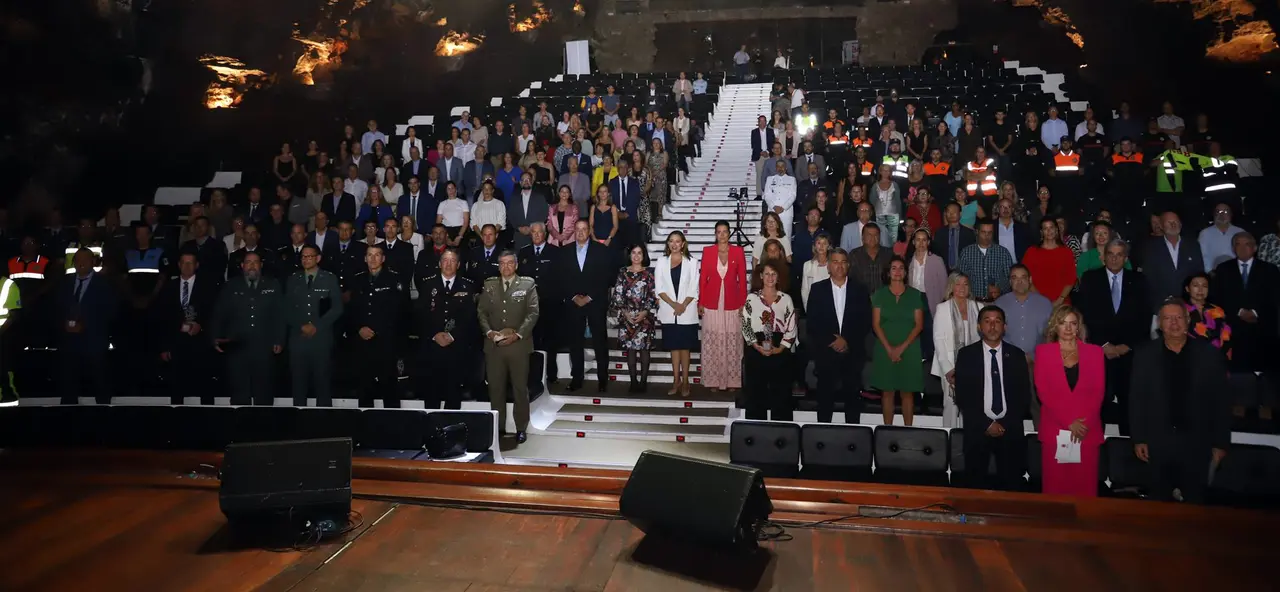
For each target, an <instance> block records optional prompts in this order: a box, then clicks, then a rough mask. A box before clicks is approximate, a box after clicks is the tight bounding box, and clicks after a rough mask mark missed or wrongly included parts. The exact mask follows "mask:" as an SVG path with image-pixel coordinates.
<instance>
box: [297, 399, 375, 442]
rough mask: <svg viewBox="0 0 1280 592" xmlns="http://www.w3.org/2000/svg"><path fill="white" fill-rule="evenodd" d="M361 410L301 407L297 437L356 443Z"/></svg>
mask: <svg viewBox="0 0 1280 592" xmlns="http://www.w3.org/2000/svg"><path fill="white" fill-rule="evenodd" d="M360 413H361V410H360V409H347V408H341V407H301V408H299V409H298V415H297V416H296V417H295V418H294V420H295V421H297V429H296V430H295V435H296V436H297V437H298V438H299V439H303V440H314V439H319V438H351V440H352V441H355V439H356V436H357V434H359V432H360V426H361V419H360Z"/></svg>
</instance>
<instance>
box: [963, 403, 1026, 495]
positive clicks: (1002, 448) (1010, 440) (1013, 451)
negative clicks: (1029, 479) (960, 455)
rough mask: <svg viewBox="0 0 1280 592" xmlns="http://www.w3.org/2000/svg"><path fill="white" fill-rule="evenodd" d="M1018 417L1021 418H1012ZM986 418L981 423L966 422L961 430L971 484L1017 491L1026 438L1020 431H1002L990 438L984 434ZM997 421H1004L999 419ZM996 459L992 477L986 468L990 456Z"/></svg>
mask: <svg viewBox="0 0 1280 592" xmlns="http://www.w3.org/2000/svg"><path fill="white" fill-rule="evenodd" d="M1012 421H1019V422H1021V421H1022V420H1020V419H1019V420H1012ZM990 425H991V423H990V422H986V423H985V424H984V425H981V426H965V430H964V471H965V473H966V474H967V477H968V479H969V480H970V482H971V483H973V484H974V485H977V486H980V487H986V488H988V489H998V490H1002V491H1018V490H1019V489H1022V488H1023V487H1022V486H1023V484H1024V483H1026V482H1025V481H1023V480H1022V474H1023V473H1024V472H1026V463H1027V442H1026V438H1024V437H1023V436H1022V433H1021V431H1019V432H1017V433H1015V432H1013V431H1012V430H1007V429H1006V430H1007V431H1005V434H1004V435H1003V436H1000V437H999V438H992V437H991V436H988V435H987V433H986V432H987V426H990ZM1000 425H1006V423H1005V422H1003V421H1002V423H1001V424H1000ZM992 457H995V459H996V476H995V478H994V479H993V478H992V477H991V475H990V473H989V472H988V471H987V468H988V467H989V466H990V464H991V458H992Z"/></svg>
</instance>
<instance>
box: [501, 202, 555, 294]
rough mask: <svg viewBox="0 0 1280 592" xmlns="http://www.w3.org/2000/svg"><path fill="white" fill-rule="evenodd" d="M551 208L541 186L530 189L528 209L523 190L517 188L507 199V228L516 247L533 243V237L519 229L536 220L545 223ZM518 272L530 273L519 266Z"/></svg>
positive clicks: (522, 273)
mask: <svg viewBox="0 0 1280 592" xmlns="http://www.w3.org/2000/svg"><path fill="white" fill-rule="evenodd" d="M550 208H551V206H549V205H547V196H546V192H545V191H544V190H542V189H541V188H539V187H534V188H532V189H530V190H529V209H528V211H526V210H525V208H524V195H523V190H522V189H519V188H517V190H516V192H515V194H514V195H512V196H511V198H510V199H509V200H508V201H507V228H510V229H511V233H512V236H513V237H514V238H515V241H514V242H515V246H516V249H522V248H524V247H525V246H526V245H530V244H533V239H532V238H530V237H529V236H528V235H524V234H520V231H519V230H518V229H519V228H520V227H521V226H529V225H531V224H533V223H534V222H539V223H541V224H544V225H545V224H546V223H547V214H548V213H549V212H550ZM548 246H549V245H548ZM517 273H519V274H520V275H528V274H526V273H525V272H524V269H522V268H517Z"/></svg>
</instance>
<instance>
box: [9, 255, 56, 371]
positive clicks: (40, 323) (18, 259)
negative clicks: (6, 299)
mask: <svg viewBox="0 0 1280 592" xmlns="http://www.w3.org/2000/svg"><path fill="white" fill-rule="evenodd" d="M50 261H51V259H50V258H49V257H46V256H44V255H36V256H35V258H34V259H31V260H27V259H26V258H24V257H23V256H22V255H17V256H15V257H14V258H12V259H10V260H9V265H8V273H9V279H11V280H13V281H14V282H17V284H18V285H17V287H18V288H19V289H20V290H21V292H22V295H23V309H24V312H23V313H22V315H21V318H15V317H12V316H11V317H9V321H8V323H6V325H8V327H7V330H8V332H9V338H8V339H6V340H5V342H6V343H5V344H0V347H3V346H4V345H6V344H7V345H8V346H10V347H19V346H21V347H42V346H45V345H48V344H49V343H50V339H51V338H52V337H53V332H51V331H48V330H47V328H48V327H49V326H51V325H52V324H53V322H54V321H53V307H52V305H51V303H50V301H49V299H48V298H44V295H45V293H47V292H48V291H49V289H50V288H52V287H53V286H56V285H57V281H58V270H57V268H56V267H52V266H50V265H49V262H50ZM48 274H52V275H48ZM15 323H16V324H17V327H18V328H17V329H15V328H14V325H15ZM14 351H18V350H14Z"/></svg>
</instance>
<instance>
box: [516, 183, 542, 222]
mask: <svg viewBox="0 0 1280 592" xmlns="http://www.w3.org/2000/svg"><path fill="white" fill-rule="evenodd" d="M532 196H533V191H525V190H523V189H522V190H521V191H520V211H521V212H524V215H525V217H528V216H529V198H530V197H532ZM525 222H528V223H530V224H532V223H533V222H541V220H525Z"/></svg>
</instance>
